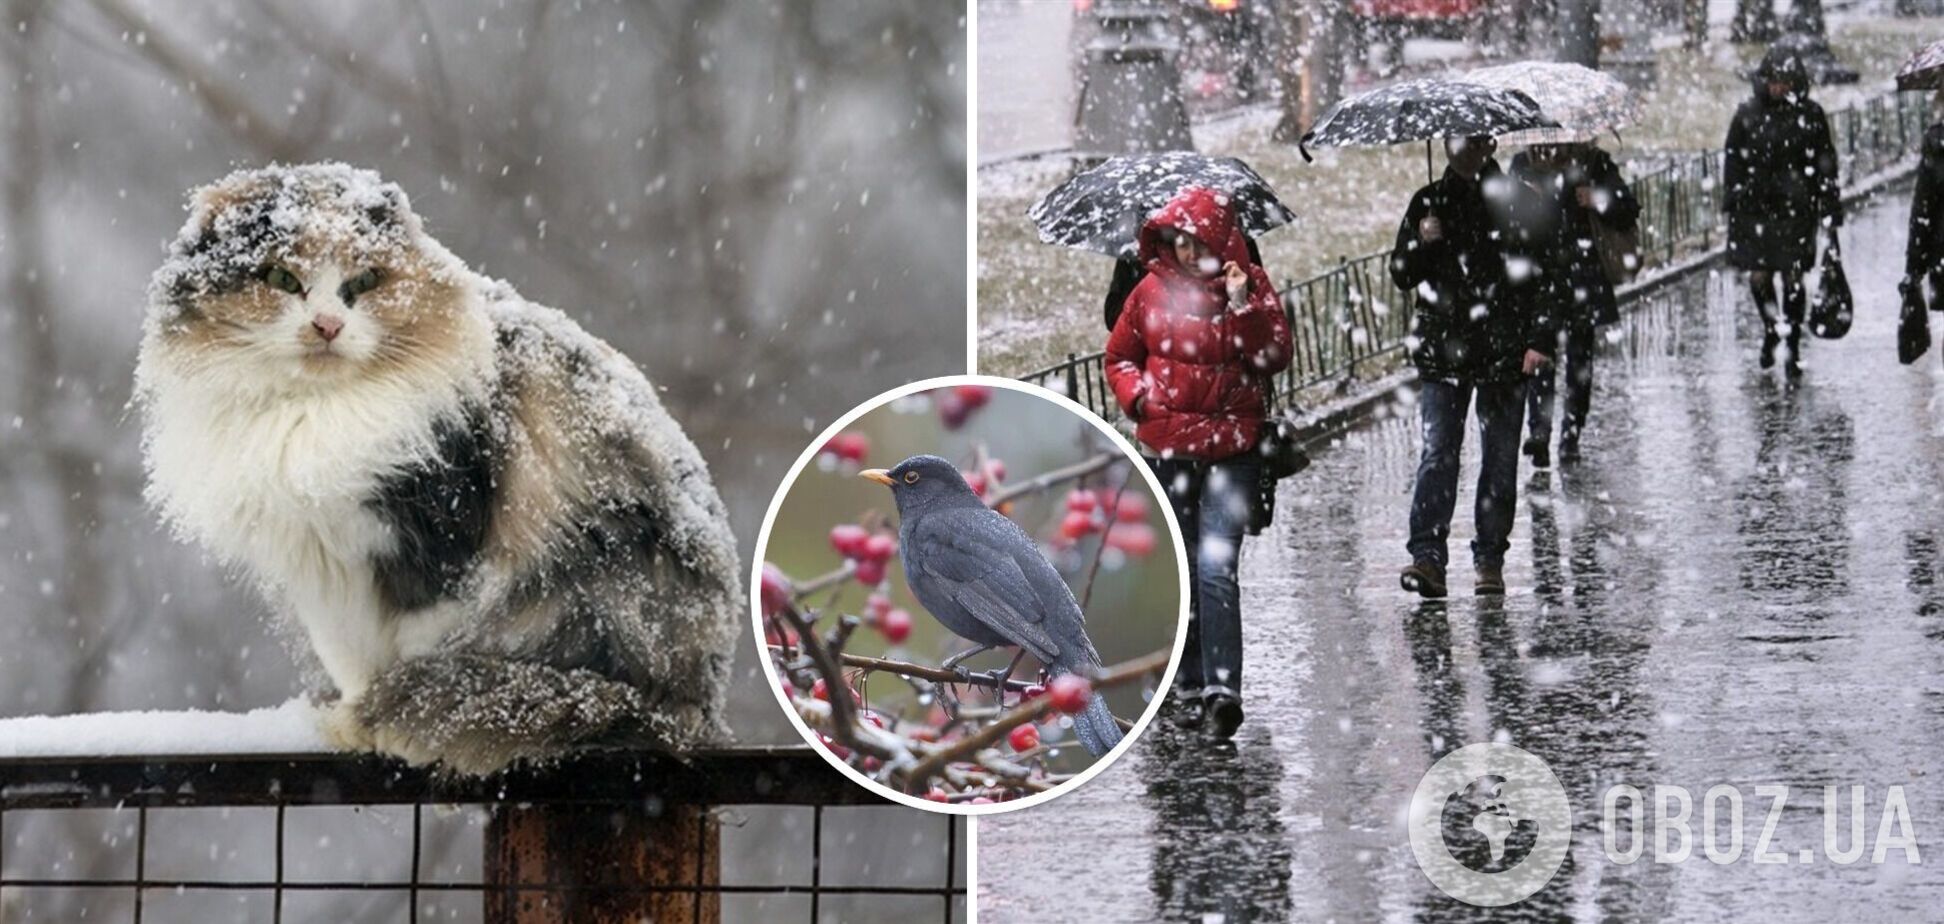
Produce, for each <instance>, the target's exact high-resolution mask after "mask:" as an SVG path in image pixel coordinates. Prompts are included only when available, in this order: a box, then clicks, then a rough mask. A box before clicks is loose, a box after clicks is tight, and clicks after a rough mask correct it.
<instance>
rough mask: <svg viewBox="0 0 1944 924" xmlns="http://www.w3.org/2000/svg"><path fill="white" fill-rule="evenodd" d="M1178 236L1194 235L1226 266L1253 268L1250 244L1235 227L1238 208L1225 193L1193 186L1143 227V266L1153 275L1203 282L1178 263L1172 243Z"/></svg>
mask: <svg viewBox="0 0 1944 924" xmlns="http://www.w3.org/2000/svg"><path fill="white" fill-rule="evenodd" d="M1177 233H1179V234H1192V235H1194V236H1195V237H1196V238H1197V239H1199V240H1200V241H1201V242H1202V243H1204V244H1207V245H1208V249H1210V250H1212V251H1214V252H1215V254H1216V258H1217V259H1219V260H1221V261H1222V262H1223V263H1228V262H1230V261H1233V262H1235V263H1236V264H1238V265H1241V266H1245V267H1246V266H1250V265H1253V261H1251V260H1250V259H1249V244H1248V240H1247V239H1246V238H1244V237H1243V235H1242V229H1241V228H1240V227H1239V226H1238V225H1237V224H1236V221H1235V207H1234V206H1233V205H1232V204H1231V202H1230V200H1229V197H1228V195H1227V194H1226V193H1220V192H1216V191H1215V190H1212V189H1207V188H1205V187H1200V186H1190V187H1188V188H1187V189H1184V190H1182V191H1181V192H1179V193H1177V194H1175V197H1174V198H1173V199H1171V200H1169V201H1168V204H1167V205H1164V206H1162V207H1161V210H1160V211H1158V212H1155V213H1154V217H1152V218H1149V219H1148V220H1147V224H1145V225H1142V226H1141V234H1140V243H1141V251H1140V252H1141V262H1142V263H1143V264H1145V265H1146V266H1147V268H1148V270H1149V271H1150V272H1157V273H1163V274H1165V275H1179V276H1185V277H1187V278H1190V279H1200V278H1202V274H1200V273H1196V272H1190V271H1189V270H1188V268H1187V267H1183V266H1181V265H1180V264H1179V263H1177V262H1176V261H1175V256H1174V247H1173V246H1171V244H1170V241H1169V239H1170V238H1171V237H1172V235H1173V234H1177ZM1218 278H1219V277H1218Z"/></svg>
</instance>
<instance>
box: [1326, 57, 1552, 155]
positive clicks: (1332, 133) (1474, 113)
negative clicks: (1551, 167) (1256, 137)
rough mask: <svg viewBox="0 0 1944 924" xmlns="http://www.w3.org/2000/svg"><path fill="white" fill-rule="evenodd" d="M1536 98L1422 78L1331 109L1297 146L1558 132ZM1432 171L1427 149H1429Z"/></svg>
mask: <svg viewBox="0 0 1944 924" xmlns="http://www.w3.org/2000/svg"><path fill="white" fill-rule="evenodd" d="M1558 124H1559V123H1557V122H1554V121H1553V120H1552V119H1550V118H1547V117H1546V114H1545V113H1544V112H1542V111H1540V109H1539V104H1538V103H1536V102H1534V101H1533V99H1532V97H1530V96H1527V95H1525V94H1524V93H1521V92H1519V91H1517V90H1508V89H1502V88H1498V87H1487V86H1481V85H1479V84H1475V83H1462V82H1459V81H1455V80H1442V79H1438V78H1424V79H1420V80H1406V81H1404V82H1402V83H1394V84H1391V85H1390V86H1387V87H1379V88H1377V89H1375V90H1371V91H1369V92H1367V93H1359V94H1357V95H1356V96H1352V97H1350V98H1348V99H1345V100H1342V101H1340V102H1338V103H1337V104H1336V105H1334V106H1331V107H1330V111H1328V112H1325V113H1323V117H1322V118H1320V119H1317V120H1316V124H1315V125H1312V126H1310V130H1309V131H1308V132H1305V133H1304V134H1303V140H1302V141H1301V142H1300V143H1299V144H1298V149H1299V150H1301V151H1302V153H1303V157H1304V158H1305V159H1308V157H1309V149H1310V148H1312V147H1318V148H1342V147H1355V146H1361V145H1386V144H1402V143H1404V142H1407V141H1424V142H1427V143H1428V142H1429V141H1430V140H1431V139H1433V138H1469V137H1472V136H1474V135H1503V134H1506V133H1508V132H1516V131H1525V130H1527V129H1534V128H1557V127H1558ZM1425 157H1426V165H1427V166H1429V158H1430V153H1429V148H1427V149H1426V154H1425Z"/></svg>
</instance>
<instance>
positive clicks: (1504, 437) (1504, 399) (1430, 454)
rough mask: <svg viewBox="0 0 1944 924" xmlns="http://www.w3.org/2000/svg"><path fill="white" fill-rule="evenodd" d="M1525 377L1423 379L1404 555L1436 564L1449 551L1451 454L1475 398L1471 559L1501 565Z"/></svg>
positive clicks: (1515, 491) (1515, 485) (1454, 487)
mask: <svg viewBox="0 0 1944 924" xmlns="http://www.w3.org/2000/svg"><path fill="white" fill-rule="evenodd" d="M1525 392H1526V383H1525V382H1524V381H1518V382H1504V383H1491V384H1481V385H1473V384H1471V383H1469V382H1464V383H1455V382H1436V381H1427V382H1425V383H1424V384H1423V390H1422V391H1420V392H1419V395H1418V412H1419V415H1420V417H1421V418H1422V420H1423V424H1424V454H1423V455H1422V456H1421V457H1420V458H1419V459H1418V470H1417V488H1416V490H1415V491H1414V492H1413V493H1412V495H1411V541H1410V542H1409V543H1408V544H1407V545H1406V548H1408V549H1409V550H1410V552H1411V560H1412V561H1425V560H1429V561H1434V562H1437V563H1438V565H1439V566H1440V567H1443V566H1444V565H1445V563H1446V562H1447V561H1448V560H1449V558H1450V555H1449V553H1448V552H1447V551H1446V550H1445V541H1446V540H1447V539H1449V538H1450V536H1451V513H1452V511H1453V510H1455V509H1456V508H1457V506H1458V453H1459V450H1461V449H1463V448H1464V445H1465V415H1466V411H1467V409H1468V407H1469V406H1470V405H1471V404H1472V398H1473V395H1474V394H1476V396H1477V405H1478V436H1479V439H1480V441H1481V443H1482V446H1483V450H1484V452H1483V460H1482V464H1480V465H1479V468H1478V498H1477V504H1476V507H1475V508H1474V510H1475V512H1474V515H1473V516H1474V519H1475V520H1476V521H1477V528H1478V538H1476V539H1473V540H1472V560H1473V561H1474V562H1477V563H1478V564H1481V565H1492V566H1503V565H1504V564H1505V550H1506V549H1508V548H1511V546H1512V543H1511V541H1510V538H1511V535H1512V519H1513V516H1514V515H1515V514H1516V513H1517V510H1516V509H1515V508H1516V505H1517V503H1518V500H1519V430H1520V428H1521V425H1522V424H1523V423H1524V422H1525V420H1524V418H1525Z"/></svg>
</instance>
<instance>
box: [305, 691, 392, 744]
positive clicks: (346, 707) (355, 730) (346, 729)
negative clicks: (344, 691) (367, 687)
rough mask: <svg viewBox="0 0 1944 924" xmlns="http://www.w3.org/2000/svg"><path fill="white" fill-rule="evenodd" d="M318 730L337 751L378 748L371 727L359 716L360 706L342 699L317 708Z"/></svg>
mask: <svg viewBox="0 0 1944 924" xmlns="http://www.w3.org/2000/svg"><path fill="white" fill-rule="evenodd" d="M317 728H318V731H319V732H321V733H323V735H324V743H325V744H327V745H329V746H330V747H331V749H332V750H335V751H370V750H373V749H375V748H376V747H377V743H376V742H375V740H374V739H373V737H372V733H371V727H370V726H368V725H366V724H365V722H364V719H363V718H362V717H360V716H359V715H358V704H357V703H355V702H346V701H344V700H342V699H340V700H337V701H335V702H331V703H326V704H322V705H319V706H318V707H317Z"/></svg>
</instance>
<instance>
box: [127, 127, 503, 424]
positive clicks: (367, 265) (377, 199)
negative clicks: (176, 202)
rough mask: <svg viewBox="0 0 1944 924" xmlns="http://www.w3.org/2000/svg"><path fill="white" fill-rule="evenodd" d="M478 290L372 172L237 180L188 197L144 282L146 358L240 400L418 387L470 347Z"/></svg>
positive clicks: (335, 168)
mask: <svg viewBox="0 0 1944 924" xmlns="http://www.w3.org/2000/svg"><path fill="white" fill-rule="evenodd" d="M472 280H473V277H472V275H471V274H470V273H469V272H467V271H466V270H465V269H464V267H463V266H462V265H460V264H459V262H458V261H457V260H456V259H455V258H454V257H453V256H452V255H451V253H450V252H448V251H447V250H446V249H445V248H444V247H442V246H440V245H439V243H438V242H437V241H435V240H433V239H432V238H431V237H430V236H428V235H427V234H426V233H425V231H424V228H423V226H422V224H421V222H420V221H419V218H418V216H417V215H416V214H414V213H413V212H412V209H411V205H410V203H409V202H408V201H407V200H406V198H405V193H404V192H403V191H402V190H400V189H399V188H398V186H397V185H395V184H392V183H387V182H385V181H383V180H382V179H380V178H379V176H378V174H376V173H374V172H372V171H369V170H359V169H355V168H352V167H350V166H347V165H344V164H309V165H301V166H280V165H273V166H270V167H264V168H261V169H255V170H242V171H238V172H236V173H232V174H230V175H229V176H227V177H224V178H223V179H221V180H218V181H217V182H215V183H212V184H210V185H209V186H205V187H203V188H201V189H197V190H195V191H194V192H192V193H191V194H190V215H189V221H188V222H187V223H186V224H185V225H184V226H183V228H182V231H181V233H180V234H178V235H177V237H176V239H175V242H174V243H173V244H172V245H171V246H170V248H169V255H168V258H167V260H166V261H165V262H164V263H163V265H162V266H161V268H160V269H158V270H156V273H155V276H154V277H153V279H151V281H150V283H149V307H148V321H147V327H146V332H145V333H146V337H145V343H144V354H145V356H144V359H145V362H147V361H152V362H155V363H157V364H159V368H152V369H150V370H148V371H150V372H153V373H158V374H167V375H169V376H170V377H171V378H176V379H179V380H182V381H185V382H188V383H195V384H201V385H205V386H215V387H217V388H218V389H220V390H222V391H225V392H229V393H231V394H233V395H239V396H240V395H242V394H261V395H277V394H288V393H304V392H314V391H316V390H320V389H322V390H328V389H331V388H334V387H341V386H344V385H347V384H352V383H356V382H360V381H369V380H371V379H374V378H403V379H412V378H417V377H418V376H417V375H415V374H414V373H423V372H426V371H428V370H427V369H426V368H425V367H426V366H427V365H431V366H445V365H447V364H448V363H450V362H451V361H452V360H453V359H455V358H456V357H454V356H453V355H452V354H453V353H455V352H462V351H464V350H465V349H466V348H467V346H468V343H467V341H468V340H469V339H470V338H469V337H467V336H466V334H467V331H466V328H467V327H468V326H469V325H467V324H465V323H463V317H464V314H465V312H467V311H468V310H472V308H471V303H472V302H473V299H472V298H471V297H470V296H471V294H472V291H473V288H474V283H473V282H472Z"/></svg>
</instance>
